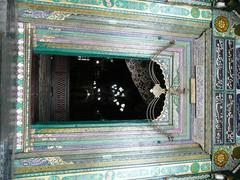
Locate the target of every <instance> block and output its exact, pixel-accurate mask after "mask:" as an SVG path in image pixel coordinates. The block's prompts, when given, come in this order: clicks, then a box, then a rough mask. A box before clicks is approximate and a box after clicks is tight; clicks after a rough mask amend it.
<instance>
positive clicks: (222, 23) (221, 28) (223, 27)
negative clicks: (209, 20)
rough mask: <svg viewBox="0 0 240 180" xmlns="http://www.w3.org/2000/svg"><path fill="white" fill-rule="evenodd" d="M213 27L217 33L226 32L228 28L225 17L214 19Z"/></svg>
mask: <svg viewBox="0 0 240 180" xmlns="http://www.w3.org/2000/svg"><path fill="white" fill-rule="evenodd" d="M214 26H215V28H216V29H217V31H218V32H226V31H227V30H228V27H229V22H228V19H227V18H226V17H225V16H218V17H217V18H216V19H215V22H214Z"/></svg>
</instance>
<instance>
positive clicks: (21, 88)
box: [16, 22, 31, 152]
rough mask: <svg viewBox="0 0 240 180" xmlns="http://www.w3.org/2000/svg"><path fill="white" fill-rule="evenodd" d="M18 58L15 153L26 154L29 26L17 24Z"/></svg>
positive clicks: (27, 140)
mask: <svg viewBox="0 0 240 180" xmlns="http://www.w3.org/2000/svg"><path fill="white" fill-rule="evenodd" d="M17 44H18V58H17V102H16V113H17V117H16V118H17V123H16V124H17V125H16V132H17V133H16V152H23V151H24V152H27V151H28V146H29V145H30V144H29V142H30V137H29V136H30V133H29V130H30V129H29V121H30V117H29V115H30V114H29V113H30V104H29V98H30V88H25V87H29V85H30V84H29V83H30V58H31V26H30V24H27V23H20V22H19V23H18V42H17Z"/></svg>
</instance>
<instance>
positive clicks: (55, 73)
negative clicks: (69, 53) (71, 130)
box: [51, 56, 69, 121]
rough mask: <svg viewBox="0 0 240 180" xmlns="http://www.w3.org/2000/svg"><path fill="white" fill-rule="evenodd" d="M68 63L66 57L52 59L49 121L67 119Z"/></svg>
mask: <svg viewBox="0 0 240 180" xmlns="http://www.w3.org/2000/svg"><path fill="white" fill-rule="evenodd" d="M68 62H69V61H68V60H67V57H64V56H55V57H54V58H53V59H52V87H51V88H52V90H51V91H52V93H51V95H52V103H51V104H52V107H51V119H52V120H56V121H66V120H68V119H69V63H68Z"/></svg>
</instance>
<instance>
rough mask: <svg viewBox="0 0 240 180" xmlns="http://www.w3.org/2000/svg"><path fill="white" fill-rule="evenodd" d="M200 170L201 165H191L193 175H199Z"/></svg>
mask: <svg viewBox="0 0 240 180" xmlns="http://www.w3.org/2000/svg"><path fill="white" fill-rule="evenodd" d="M199 170H200V165H199V163H197V162H196V163H193V164H192V165H191V172H192V173H194V174H195V173H198V172H199Z"/></svg>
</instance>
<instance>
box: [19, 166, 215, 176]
mask: <svg viewBox="0 0 240 180" xmlns="http://www.w3.org/2000/svg"><path fill="white" fill-rule="evenodd" d="M210 171H211V161H199V162H198V161H195V162H191V163H182V164H181V163H177V164H168V165H157V166H156V165H152V166H150V167H149V166H147V167H135V168H126V169H122V168H121V169H115V170H102V171H101V170H100V171H99V170H97V169H96V171H94V172H80V173H77V172H74V171H69V172H66V173H65V174H59V172H58V173H57V172H55V173H53V174H52V175H48V176H41V175H40V174H39V175H37V177H36V178H34V177H28V176H32V174H29V175H28V176H26V175H25V176H24V177H23V178H21V175H18V177H17V178H16V179H18V180H30V179H31V180H36V179H39V178H40V179H41V180H49V179H62V180H67V179H69V178H71V179H96V178H97V179H102V180H113V179H114V180H126V179H129V178H131V179H139V178H149V177H156V176H157V177H164V176H171V175H186V174H197V173H207V172H210Z"/></svg>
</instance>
